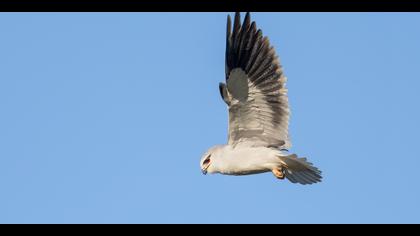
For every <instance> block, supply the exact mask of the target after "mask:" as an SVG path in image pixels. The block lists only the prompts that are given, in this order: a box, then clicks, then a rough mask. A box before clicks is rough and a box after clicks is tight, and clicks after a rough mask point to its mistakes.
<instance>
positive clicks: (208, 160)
mask: <svg viewBox="0 0 420 236" xmlns="http://www.w3.org/2000/svg"><path fill="white" fill-rule="evenodd" d="M208 164H210V156H209V157H207V158H206V160H205V161H204V162H203V165H208Z"/></svg>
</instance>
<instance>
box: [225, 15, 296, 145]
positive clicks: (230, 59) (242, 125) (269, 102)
mask: <svg viewBox="0 0 420 236" xmlns="http://www.w3.org/2000/svg"><path fill="white" fill-rule="evenodd" d="M226 36H227V38H226V86H224V85H223V86H222V85H220V86H219V88H220V91H221V94H222V98H223V100H224V101H225V102H226V104H228V106H229V144H231V145H235V144H237V143H238V142H242V141H250V140H252V142H254V143H255V144H256V145H262V146H273V147H281V148H286V149H288V148H290V146H291V144H290V141H289V135H288V122H289V113H290V111H289V106H288V99H287V89H286V88H285V83H286V77H285V76H284V75H283V71H282V69H281V66H280V63H279V60H278V57H277V55H276V53H275V50H274V48H273V47H272V46H270V43H269V40H268V38H267V37H263V35H262V32H261V30H260V29H257V26H256V23H255V22H252V23H251V19H250V14H249V13H247V14H246V16H245V19H244V22H243V24H242V25H241V23H240V15H239V13H236V14H235V18H234V24H233V31H232V27H231V19H230V16H228V20H227V33H226ZM224 91H226V93H225V94H224Z"/></svg>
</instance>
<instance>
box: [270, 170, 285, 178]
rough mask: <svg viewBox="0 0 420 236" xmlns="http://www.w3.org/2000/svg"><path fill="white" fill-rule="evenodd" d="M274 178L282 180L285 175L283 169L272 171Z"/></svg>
mask: <svg viewBox="0 0 420 236" xmlns="http://www.w3.org/2000/svg"><path fill="white" fill-rule="evenodd" d="M272 172H273V174H274V176H276V178H277V179H284V177H285V175H284V173H283V167H279V168H276V169H273V170H272Z"/></svg>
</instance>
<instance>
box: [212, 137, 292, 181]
mask: <svg viewBox="0 0 420 236" xmlns="http://www.w3.org/2000/svg"><path fill="white" fill-rule="evenodd" d="M251 145H252V144H251V143H243V144H241V145H238V146H231V145H220V146H216V148H215V149H214V150H213V152H212V161H213V162H212V165H213V164H214V165H213V167H214V168H210V169H209V170H208V172H209V173H220V174H225V175H249V174H259V173H264V172H271V170H272V169H274V168H277V167H278V166H279V165H280V164H281V162H280V158H279V156H281V155H284V154H283V153H282V152H281V151H279V150H276V149H272V148H266V147H252V146H251ZM216 159H218V160H222V161H218V160H216Z"/></svg>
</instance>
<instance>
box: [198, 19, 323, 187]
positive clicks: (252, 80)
mask: <svg viewBox="0 0 420 236" xmlns="http://www.w3.org/2000/svg"><path fill="white" fill-rule="evenodd" d="M240 18H241V16H240V13H236V14H235V18H234V22H233V29H232V23H231V18H230V15H228V17H227V32H226V56H225V63H226V66H225V69H226V83H220V84H219V91H220V95H221V97H222V99H223V101H224V102H225V103H226V105H227V106H228V110H229V130H228V143H227V144H226V145H217V146H214V147H212V148H210V149H209V150H207V152H205V154H204V155H203V156H202V158H201V161H200V165H201V171H202V172H203V174H207V173H220V174H224V175H250V174H258V173H264V172H272V173H273V174H274V176H275V177H276V178H278V179H284V178H287V179H288V180H289V181H290V182H292V183H300V184H313V183H317V182H321V179H322V177H321V171H320V170H319V169H318V168H316V167H315V166H313V164H312V163H310V162H308V161H307V159H306V158H304V157H298V156H297V155H296V154H291V153H289V151H288V150H289V148H290V147H291V142H290V138H289V133H288V126H289V114H290V109H289V105H288V98H287V89H286V87H285V85H286V77H285V75H284V73H283V70H282V67H281V66H280V63H279V59H278V56H277V55H276V52H275V50H274V48H273V47H272V46H271V45H270V42H269V40H268V38H267V37H266V36H263V34H262V31H261V30H260V29H257V26H256V24H255V21H253V22H252V23H251V18H250V14H249V13H246V15H245V19H244V21H243V23H242V24H241V19H240Z"/></svg>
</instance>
